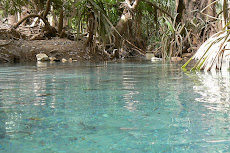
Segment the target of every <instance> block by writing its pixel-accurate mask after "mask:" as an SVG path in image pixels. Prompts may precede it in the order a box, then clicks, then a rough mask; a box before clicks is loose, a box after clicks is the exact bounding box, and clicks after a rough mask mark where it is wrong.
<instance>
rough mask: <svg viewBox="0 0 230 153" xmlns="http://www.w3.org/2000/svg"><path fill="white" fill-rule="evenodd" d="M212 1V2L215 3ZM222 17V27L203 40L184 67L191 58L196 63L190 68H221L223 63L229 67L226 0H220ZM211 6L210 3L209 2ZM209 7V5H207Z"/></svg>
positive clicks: (229, 34) (229, 47) (229, 46)
mask: <svg viewBox="0 0 230 153" xmlns="http://www.w3.org/2000/svg"><path fill="white" fill-rule="evenodd" d="M216 2H217V1H215V2H213V3H212V4H214V3H216ZM221 4H222V11H221V12H223V15H222V19H219V20H221V21H222V23H223V28H222V29H221V30H220V31H219V32H217V33H215V34H214V35H212V36H211V37H210V38H209V39H208V40H207V41H205V42H204V43H203V44H202V45H201V46H200V48H199V49H198V50H197V52H196V54H195V55H194V56H193V57H192V58H191V59H190V60H189V61H188V62H187V63H186V64H185V65H184V66H183V68H185V67H186V66H187V65H188V64H189V62H190V61H191V60H192V59H196V60H197V63H196V64H195V65H194V66H193V68H192V70H207V71H210V70H212V69H222V66H223V63H226V64H227V67H229V55H230V54H229V49H230V44H229V40H230V32H229V24H230V22H229V17H228V0H222V3H221ZM210 6H211V4H210ZM207 7H209V6H207Z"/></svg>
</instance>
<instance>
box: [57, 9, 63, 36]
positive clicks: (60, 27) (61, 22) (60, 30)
mask: <svg viewBox="0 0 230 153" xmlns="http://www.w3.org/2000/svg"><path fill="white" fill-rule="evenodd" d="M63 17H64V16H63V9H61V11H60V16H59V22H58V33H59V34H61V32H62V29H63Z"/></svg>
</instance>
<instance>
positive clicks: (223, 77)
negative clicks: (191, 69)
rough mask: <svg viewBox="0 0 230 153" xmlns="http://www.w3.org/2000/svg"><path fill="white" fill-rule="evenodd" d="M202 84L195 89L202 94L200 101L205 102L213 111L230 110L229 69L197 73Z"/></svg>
mask: <svg viewBox="0 0 230 153" xmlns="http://www.w3.org/2000/svg"><path fill="white" fill-rule="evenodd" d="M197 76H198V78H199V81H200V84H198V85H194V86H193V89H194V91H196V92H197V93H199V94H200V95H202V96H201V97H200V98H196V101H198V102H205V103H206V104H205V106H206V107H208V109H210V110H212V111H222V112H225V113H228V112H229V111H230V77H229V71H211V72H199V73H197Z"/></svg>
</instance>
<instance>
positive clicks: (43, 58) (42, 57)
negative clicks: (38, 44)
mask: <svg viewBox="0 0 230 153" xmlns="http://www.w3.org/2000/svg"><path fill="white" fill-rule="evenodd" d="M36 58H37V61H49V57H48V56H47V55H46V54H44V53H40V54H37V55H36Z"/></svg>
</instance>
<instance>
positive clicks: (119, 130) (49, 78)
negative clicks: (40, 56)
mask: <svg viewBox="0 0 230 153" xmlns="http://www.w3.org/2000/svg"><path fill="white" fill-rule="evenodd" d="M180 66H181V65H179V64H178V65H177V64H169V63H166V64H163V63H162V62H156V63H152V62H149V61H126V62H125V61H120V62H101V63H78V62H76V63H66V64H63V63H54V64H50V63H40V64H39V63H38V64H32V65H28V64H27V65H26V64H25V65H22V64H21V65H0V152H6V153H16V152H17V153H37V152H38V153H54V152H55V153H56V152H57V153H65V152H66V153H75V152H76V153H78V152H79V153H91V152H92V153H96V152H98V153H110V152H115V153H143V152H147V153H148V152H149V153H152V152H156V153H158V152H166V153H167V152H178V153H180V152H191V153H193V152H198V153H199V152H200V153H206V152H207V153H209V152H230V127H229V125H230V124H229V123H230V84H229V83H230V80H229V72H225V73H223V72H217V73H216V74H212V73H204V72H199V73H196V74H195V73H186V72H183V71H181V69H180Z"/></svg>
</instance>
